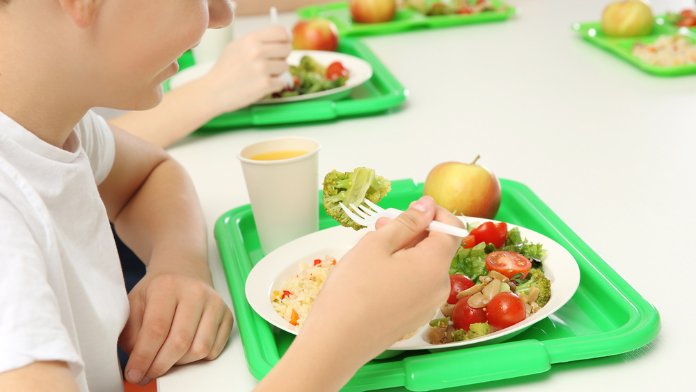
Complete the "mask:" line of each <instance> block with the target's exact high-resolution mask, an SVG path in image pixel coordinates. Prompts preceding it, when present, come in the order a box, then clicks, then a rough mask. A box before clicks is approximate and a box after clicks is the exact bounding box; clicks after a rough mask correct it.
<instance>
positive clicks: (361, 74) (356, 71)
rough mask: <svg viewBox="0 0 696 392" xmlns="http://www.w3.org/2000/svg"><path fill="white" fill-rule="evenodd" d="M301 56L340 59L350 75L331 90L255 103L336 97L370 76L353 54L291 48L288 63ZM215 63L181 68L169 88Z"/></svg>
mask: <svg viewBox="0 0 696 392" xmlns="http://www.w3.org/2000/svg"><path fill="white" fill-rule="evenodd" d="M303 56H311V57H312V58H314V59H315V60H316V61H317V62H318V63H319V64H321V65H323V66H325V67H326V66H328V65H329V64H331V63H333V62H334V61H340V62H341V64H343V66H344V67H345V68H346V69H347V70H348V72H350V76H349V78H348V80H347V81H346V84H345V85H344V86H342V87H338V88H334V89H331V90H326V91H320V92H318V93H312V94H305V95H297V96H294V97H285V98H266V99H263V100H261V101H259V102H257V103H256V104H257V105H258V104H271V103H284V102H297V101H306V100H310V99H317V98H320V99H331V98H337V97H339V96H343V95H348V94H349V93H350V90H351V89H353V88H355V87H357V86H359V85H361V84H363V83H365V82H366V81H368V80H369V79H370V78H371V77H372V66H371V65H370V64H369V63H368V62H366V61H365V60H362V59H359V58H357V57H355V56H351V55H347V54H343V53H336V52H326V51H321V50H293V51H292V53H290V55H289V56H288V58H287V61H288V64H290V65H299V64H300V59H302V57H303ZM214 65H215V62H206V63H201V64H196V65H194V66H191V67H188V68H186V69H184V70H181V71H180V72H179V73H177V74H176V75H174V77H172V78H171V79H170V80H169V88H170V89H172V90H174V89H177V88H179V87H181V86H183V85H185V84H186V83H190V82H192V81H194V80H197V79H200V78H202V77H203V76H205V75H206V74H207V73H208V72H210V70H211V69H212V68H213V66H214Z"/></svg>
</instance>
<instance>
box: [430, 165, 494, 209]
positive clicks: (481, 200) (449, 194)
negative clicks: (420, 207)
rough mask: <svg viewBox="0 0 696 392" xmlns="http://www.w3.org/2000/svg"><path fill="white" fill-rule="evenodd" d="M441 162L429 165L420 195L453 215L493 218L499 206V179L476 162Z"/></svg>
mask: <svg viewBox="0 0 696 392" xmlns="http://www.w3.org/2000/svg"><path fill="white" fill-rule="evenodd" d="M478 159H479V157H476V159H475V160H474V162H472V163H471V164H467V163H460V162H445V163H441V164H439V165H437V166H435V167H434V168H433V170H431V171H430V174H428V178H426V180H425V186H424V188H423V195H424V196H430V197H432V198H433V199H434V200H435V203H437V204H438V205H439V206H441V207H443V208H445V209H447V210H449V211H450V212H452V213H453V214H455V215H465V216H472V217H478V218H488V219H493V218H494V217H495V214H496V213H498V208H499V207H500V195H501V192H500V181H498V178H497V177H496V176H495V174H493V173H492V172H491V171H490V170H488V169H486V168H485V167H483V166H480V165H477V164H476V161H477V160H478Z"/></svg>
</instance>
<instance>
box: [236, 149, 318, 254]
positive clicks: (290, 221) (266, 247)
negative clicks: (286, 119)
mask: <svg viewBox="0 0 696 392" xmlns="http://www.w3.org/2000/svg"><path fill="white" fill-rule="evenodd" d="M320 148H321V145H320V144H319V143H318V142H317V141H315V140H312V139H309V138H302V137H284V138H278V139H269V140H265V141H262V142H259V143H255V144H252V145H250V146H247V147H245V148H244V149H242V150H241V151H240V152H239V154H238V155H237V158H239V160H240V161H241V162H242V171H243V172H244V180H245V181H246V185H247V190H248V192H249V200H250V201H251V210H252V212H253V213H254V220H255V221H256V230H257V232H258V234H259V240H260V241H261V250H262V251H263V253H264V254H269V253H270V252H271V251H273V250H274V249H276V248H278V247H280V246H281V245H284V244H286V243H288V242H290V241H292V240H295V239H297V238H300V237H302V236H304V235H307V234H310V233H313V232H315V231H317V230H318V229H319V205H318V204H319V189H318V186H319V173H318V171H319V169H318V165H319V159H318V158H319V149H320ZM288 150H291V151H307V153H306V154H304V155H300V156H298V157H295V158H289V159H280V160H267V161H266V160H264V161H261V160H255V159H251V158H252V157H255V156H257V155H259V154H265V153H270V152H278V151H288Z"/></svg>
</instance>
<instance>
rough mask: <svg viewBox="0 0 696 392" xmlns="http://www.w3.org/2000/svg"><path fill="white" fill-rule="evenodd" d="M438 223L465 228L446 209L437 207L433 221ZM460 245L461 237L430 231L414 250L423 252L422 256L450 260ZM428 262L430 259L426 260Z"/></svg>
mask: <svg viewBox="0 0 696 392" xmlns="http://www.w3.org/2000/svg"><path fill="white" fill-rule="evenodd" d="M434 220H436V221H438V222H442V223H446V224H448V225H451V226H455V227H460V228H462V229H463V228H465V227H464V223H462V221H461V220H460V219H459V218H457V217H455V216H454V215H452V213H450V212H449V211H447V210H446V209H444V208H442V207H440V206H437V207H436V209H435V219H434ZM461 243H462V239H461V237H456V236H453V235H450V234H445V233H440V232H437V231H430V232H429V234H428V237H427V238H426V239H424V240H423V241H421V242H420V243H418V244H417V245H416V246H415V249H416V250H417V251H418V252H423V253H424V254H430V255H432V256H434V257H437V256H441V257H444V259H447V258H448V257H449V258H450V259H451V257H452V256H454V253H455V252H456V251H457V249H459V246H460V245H461ZM426 259H428V260H430V257H428V258H426Z"/></svg>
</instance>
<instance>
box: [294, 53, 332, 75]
mask: <svg viewBox="0 0 696 392" xmlns="http://www.w3.org/2000/svg"><path fill="white" fill-rule="evenodd" d="M299 68H300V69H302V70H305V71H307V72H316V73H318V74H320V75H322V76H325V75H326V67H324V66H323V65H321V64H319V63H318V62H317V61H316V60H314V59H313V58H311V57H309V56H302V58H301V59H300V66H299Z"/></svg>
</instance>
